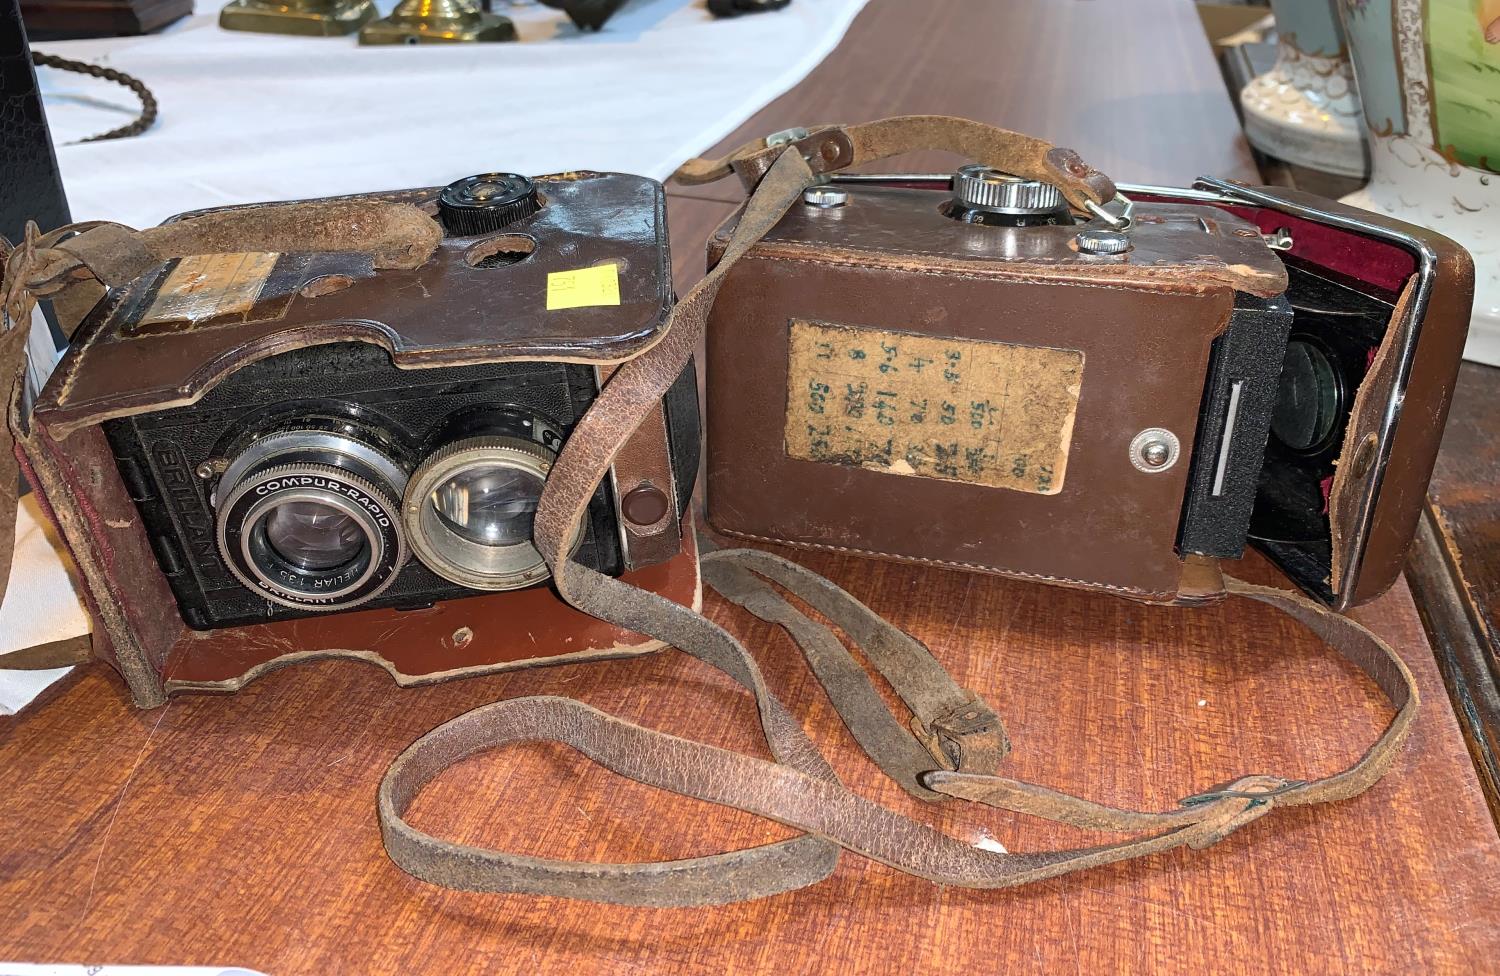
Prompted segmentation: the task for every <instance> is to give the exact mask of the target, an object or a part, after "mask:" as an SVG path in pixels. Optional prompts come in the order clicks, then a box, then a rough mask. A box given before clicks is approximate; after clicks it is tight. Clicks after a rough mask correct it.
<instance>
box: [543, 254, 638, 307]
mask: <svg viewBox="0 0 1500 976" xmlns="http://www.w3.org/2000/svg"><path fill="white" fill-rule="evenodd" d="M618 304H620V269H619V267H618V266H616V265H613V264H601V265H599V266H598V267H594V268H579V269H578V270H577V271H554V272H552V273H551V274H549V275H547V311H549V312H552V311H556V310H557V309H560V308H592V307H594V306H596V305H618Z"/></svg>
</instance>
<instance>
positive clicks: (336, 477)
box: [214, 430, 406, 610]
mask: <svg viewBox="0 0 1500 976" xmlns="http://www.w3.org/2000/svg"><path fill="white" fill-rule="evenodd" d="M405 487H406V473H405V471H404V470H403V469H402V468H401V467H400V465H398V464H396V462H394V461H392V460H391V459H390V458H389V457H387V456H386V455H385V454H383V453H382V452H381V451H379V450H377V449H376V448H374V447H372V446H371V445H369V444H366V443H363V442H362V441H360V440H356V439H354V438H353V437H349V436H345V435H343V434H337V433H330V432H327V431H311V430H294V431H283V432H280V433H277V434H272V435H270V436H267V437H262V438H260V439H258V440H256V441H254V442H253V443H252V444H251V445H250V446H249V447H247V448H246V449H245V450H244V451H242V452H241V453H240V455H239V456H238V457H236V458H235V459H234V460H233V461H231V462H230V464H229V467H228V468H227V469H226V470H225V472H224V476H223V478H222V479H221V480H220V482H219V487H218V490H217V491H216V492H215V498H214V503H215V508H216V509H217V510H218V517H217V529H218V541H219V554H220V555H221V556H222V557H223V559H224V562H225V565H227V566H228V567H229V570H230V571H231V572H232V573H233V574H234V575H235V577H236V578H237V579H238V580H239V581H240V582H241V583H243V584H244V585H245V586H247V587H249V588H250V589H252V590H255V591H256V592H258V593H259V594H260V595H261V596H263V597H265V598H266V599H267V600H270V601H271V602H273V603H278V604H281V605H282V606H287V607H295V608H297V609H300V610H346V609H349V608H350V607H355V606H358V605H359V604H361V603H364V602H365V601H367V600H370V599H372V598H374V597H375V596H377V595H379V594H380V593H381V592H383V591H384V590H385V589H386V587H388V586H390V585H391V583H393V582H394V581H395V578H396V573H397V571H398V570H400V568H401V565H402V564H403V563H404V562H405V561H406V540H405V535H404V533H403V532H402V530H401V523H400V520H399V519H398V518H396V515H395V513H396V508H397V502H396V499H398V498H400V497H401V492H402V490H403V489H404V488H405Z"/></svg>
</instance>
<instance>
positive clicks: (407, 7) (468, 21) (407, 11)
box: [359, 0, 516, 44]
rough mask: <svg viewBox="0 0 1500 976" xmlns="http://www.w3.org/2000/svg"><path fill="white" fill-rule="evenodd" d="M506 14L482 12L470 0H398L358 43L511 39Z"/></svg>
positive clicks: (513, 35) (513, 33)
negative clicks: (394, 7) (504, 15)
mask: <svg viewBox="0 0 1500 976" xmlns="http://www.w3.org/2000/svg"><path fill="white" fill-rule="evenodd" d="M515 39H516V28H515V25H514V24H512V23H511V21H510V18H509V17H502V16H500V15H499V14H491V13H485V12H483V11H481V10H479V9H478V8H477V7H475V6H474V5H473V4H472V3H470V2H469V0H401V3H399V4H397V5H396V9H395V10H392V11H391V15H390V16H389V17H384V18H382V19H380V20H377V21H373V22H372V23H370V24H369V25H367V26H366V27H365V28H364V29H363V30H361V31H360V32H359V43H361V44H461V43H468V42H481V41H514V40H515Z"/></svg>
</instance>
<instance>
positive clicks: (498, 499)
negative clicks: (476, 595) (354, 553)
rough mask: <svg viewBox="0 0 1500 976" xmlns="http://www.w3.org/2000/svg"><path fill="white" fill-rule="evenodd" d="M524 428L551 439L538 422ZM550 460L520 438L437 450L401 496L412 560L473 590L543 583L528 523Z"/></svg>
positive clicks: (471, 440) (488, 438)
mask: <svg viewBox="0 0 1500 976" xmlns="http://www.w3.org/2000/svg"><path fill="white" fill-rule="evenodd" d="M527 426H528V427H529V428H530V429H531V430H534V431H537V432H541V431H546V432H548V433H551V428H550V427H546V426H545V425H543V424H541V423H539V422H538V423H537V424H534V425H532V424H530V423H529V422H528V423H527ZM541 439H542V440H544V441H547V440H548V438H546V437H542V438H541ZM554 457H555V454H554V452H553V451H552V450H551V449H550V448H549V447H546V446H543V444H541V443H538V442H537V440H536V439H533V438H531V437H527V436H508V435H484V436H478V437H466V438H462V439H460V440H457V441H454V442H452V443H450V444H448V445H447V446H445V447H442V448H440V449H439V450H437V451H436V452H435V453H434V454H433V455H432V456H431V457H429V458H428V459H427V460H426V461H424V462H423V463H422V464H421V465H420V466H418V468H417V470H416V472H415V473H413V474H412V477H411V483H410V485H408V486H407V491H406V503H405V511H404V516H403V521H404V522H405V524H406V530H407V532H408V533H409V534H410V536H411V544H412V550H413V551H414V552H415V553H416V555H417V558H418V559H420V560H421V561H422V562H423V563H424V564H425V565H426V566H427V568H429V569H431V570H432V571H433V572H435V573H437V574H438V575H439V576H442V577H443V578H444V579H447V580H451V581H452V582H454V583H458V584H460V585H462V586H467V587H471V588H473V589H477V590H511V589H516V588H518V587H522V586H530V585H532V584H533V583H539V582H541V581H542V580H544V579H546V578H547V576H548V570H547V564H546V562H544V561H543V560H542V556H541V553H539V552H537V549H536V546H534V545H533V544H532V542H531V522H532V518H533V517H534V516H535V515H536V506H537V501H538V499H540V498H541V496H542V486H543V484H544V483H545V482H546V480H547V472H548V471H549V470H550V469H551V467H552V461H553V458H554Z"/></svg>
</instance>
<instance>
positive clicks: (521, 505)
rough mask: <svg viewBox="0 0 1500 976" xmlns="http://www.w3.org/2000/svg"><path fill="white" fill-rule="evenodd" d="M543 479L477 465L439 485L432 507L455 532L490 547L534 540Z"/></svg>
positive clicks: (513, 469)
mask: <svg viewBox="0 0 1500 976" xmlns="http://www.w3.org/2000/svg"><path fill="white" fill-rule="evenodd" d="M543 483H544V481H543V479H542V478H541V477H539V476H538V475H537V474H536V473H535V472H533V471H528V470H526V469H524V468H518V467H511V466H507V465H504V464H484V463H479V464H475V465H473V466H472V467H469V468H465V469H463V470H461V471H460V472H459V473H458V474H455V475H454V476H453V477H451V478H449V479H448V480H447V481H445V482H443V483H442V484H440V485H438V487H437V488H436V489H435V490H434V491H433V493H432V499H431V501H432V507H433V508H435V509H437V513H438V517H439V518H441V519H442V520H443V524H444V525H445V526H446V527H447V528H448V529H449V530H451V531H453V532H454V533H456V534H458V535H459V536H461V537H462V538H465V539H468V540H469V541H470V542H476V543H479V544H480V545H486V546H512V545H516V544H517V543H521V542H530V541H531V520H532V518H533V517H534V516H535V515H536V503H537V500H538V499H539V498H541V497H542V485H543Z"/></svg>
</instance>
